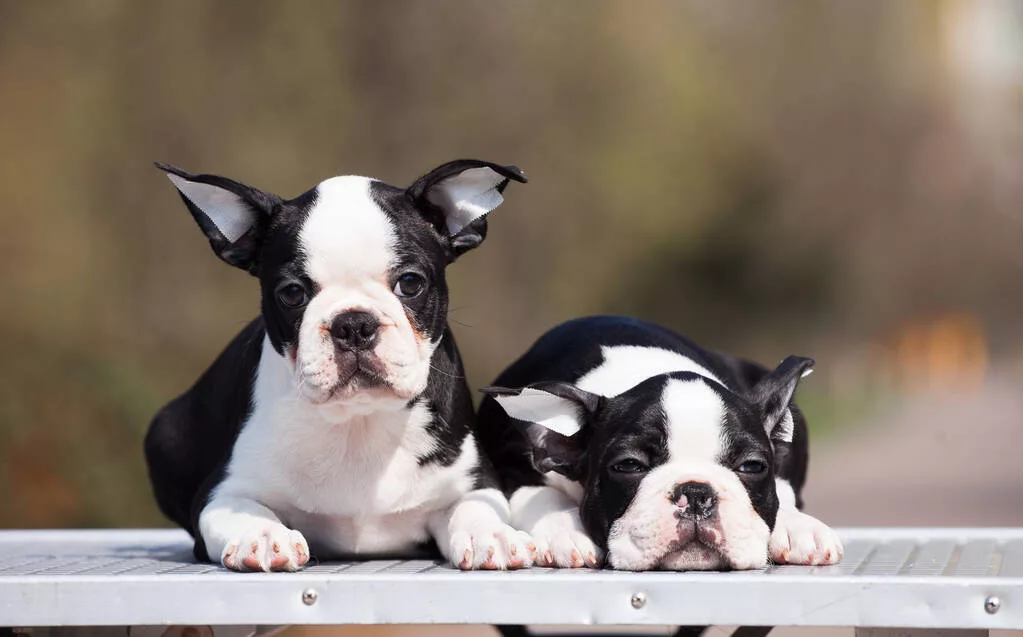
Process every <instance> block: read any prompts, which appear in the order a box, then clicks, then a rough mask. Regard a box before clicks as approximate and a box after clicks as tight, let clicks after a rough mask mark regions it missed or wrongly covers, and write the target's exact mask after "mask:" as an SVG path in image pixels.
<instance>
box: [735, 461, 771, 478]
mask: <svg viewBox="0 0 1023 637" xmlns="http://www.w3.org/2000/svg"><path fill="white" fill-rule="evenodd" d="M737 471H738V472H739V473H748V474H750V475H755V474H758V473H763V472H765V471H767V463H766V462H763V461H761V460H747V461H746V462H744V463H742V464H741V465H739V468H738V469H737Z"/></svg>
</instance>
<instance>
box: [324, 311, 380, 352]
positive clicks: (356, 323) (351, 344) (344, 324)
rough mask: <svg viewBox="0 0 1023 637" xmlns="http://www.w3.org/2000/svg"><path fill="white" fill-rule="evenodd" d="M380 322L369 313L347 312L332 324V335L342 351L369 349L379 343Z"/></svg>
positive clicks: (337, 317)
mask: <svg viewBox="0 0 1023 637" xmlns="http://www.w3.org/2000/svg"><path fill="white" fill-rule="evenodd" d="M379 329H380V321H378V320H377V319H376V317H375V316H373V315H372V314H370V313H369V312H345V313H344V314H338V315H337V316H335V317H334V320H333V321H331V323H330V335H331V337H333V339H334V343H335V344H336V345H337V346H338V347H340V348H341V349H349V350H361V349H369V348H371V347H373V345H374V344H375V343H376V341H377V330H379Z"/></svg>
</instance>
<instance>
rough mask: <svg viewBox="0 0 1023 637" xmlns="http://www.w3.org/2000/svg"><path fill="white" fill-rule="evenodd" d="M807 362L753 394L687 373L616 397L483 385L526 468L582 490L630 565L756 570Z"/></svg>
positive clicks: (592, 529)
mask: <svg viewBox="0 0 1023 637" xmlns="http://www.w3.org/2000/svg"><path fill="white" fill-rule="evenodd" d="M812 365H813V361H812V360H810V359H808V358H800V357H796V356H790V357H788V358H786V359H785V361H783V362H782V364H781V365H780V366H779V367H778V368H777V369H775V370H774V371H772V372H771V373H769V374H767V375H766V376H765V377H764V378H763V379H762V380H761V381H760V382H759V383H758V384H757V385H756V386H755V387H754V388H753V389H752V390H751V391H750V392H748V393H746V394H737V393H735V392H732V391H730V390H728V389H726V388H725V387H724V386H723V385H721V384H720V383H718V382H717V381H716V380H713V379H710V378H707V377H705V376H701V375H699V374H694V373H689V372H673V373H670V374H664V375H660V376H655V377H653V378H650V379H647V380H645V381H643V382H642V383H640V384H639V385H637V386H635V387H633V388H632V389H630V390H628V391H626V392H624V393H622V394H620V395H618V396H614V397H609V398H608V397H603V396H598V395H595V394H591V393H588V392H585V391H583V390H581V389H579V388H578V387H576V386H574V385H571V384H568V383H561V382H542V383H535V384H532V385H529V386H528V387H525V388H522V389H505V388H498V387H491V388H487V389H485V390H484V392H486V393H488V394H490V395H491V396H493V397H494V398H495V399H496V400H497V402H498V403H499V404H500V405H501V406H502V407H503V408H504V410H505V412H506V413H508V415H509V416H510V417H511V418H512V419H513V420H514V421H516V422H517V424H518V425H520V426H521V427H523V429H524V431H525V433H526V435H527V437H528V439H529V441H530V443H531V447H532V453H533V464H534V466H536V468H537V469H538V470H539V471H541V472H545V473H546V472H556V473H559V474H562V475H563V476H565V477H567V478H569V479H571V480H574V481H577V482H579V483H581V484H582V486H583V493H584V496H583V501H582V503H581V506H580V513H581V515H582V520H583V524H584V525H585V527H586V530H587V532H588V533H589V534H590V536H591V537H592V538H593V539H594V541H595V542H597V543H598V544H600V545H602V546H603V547H604V548H605V549H606V550H607V557H608V562H609V564H610V565H611V566H613V567H615V568H619V569H626V570H648V569H668V570H691V569H717V568H736V569H740V568H759V567H763V566H764V565H765V564H766V563H767V545H768V540H769V537H770V531H771V529H772V528H773V527H774V521H775V517H776V515H777V512H778V495H777V493H776V490H775V480H774V457H775V448H776V447H779V446H784V445H785V444H787V443H790V442H791V440H792V433H793V425H792V415H791V412H790V401H791V400H792V395H793V393H794V392H795V389H796V385H797V383H798V382H799V379H800V378H801V377H802V376H803V375H804V374H806V373H808V372H809V370H810V367H811V366H812Z"/></svg>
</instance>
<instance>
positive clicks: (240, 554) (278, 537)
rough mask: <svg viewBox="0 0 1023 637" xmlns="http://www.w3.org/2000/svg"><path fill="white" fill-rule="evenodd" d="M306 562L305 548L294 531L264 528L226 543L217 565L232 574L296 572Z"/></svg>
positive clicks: (300, 537) (251, 530)
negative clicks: (219, 563) (241, 572)
mask: <svg viewBox="0 0 1023 637" xmlns="http://www.w3.org/2000/svg"><path fill="white" fill-rule="evenodd" d="M308 561H309V545H308V544H307V543H306V541H305V538H304V537H302V534H301V533H299V532H298V531H292V530H291V529H289V528H287V527H286V526H284V525H282V524H264V525H260V526H258V527H253V528H252V529H250V530H249V531H246V532H244V533H241V534H239V535H238V536H237V537H235V538H232V539H230V540H228V542H227V544H226V545H225V546H224V552H223V553H222V554H221V556H220V562H221V563H222V564H223V565H224V566H226V567H227V568H230V569H233V570H235V571H297V570H298V569H299V568H300V567H301V566H302V565H303V564H305V563H306V562H308Z"/></svg>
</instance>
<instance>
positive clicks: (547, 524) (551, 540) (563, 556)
mask: <svg viewBox="0 0 1023 637" xmlns="http://www.w3.org/2000/svg"><path fill="white" fill-rule="evenodd" d="M511 512H512V518H511V519H512V524H513V525H514V526H515V528H518V529H524V530H526V531H527V532H528V533H529V534H530V536H532V538H533V541H534V542H535V543H536V554H537V557H536V563H537V564H538V565H541V566H557V567H560V568H579V567H581V566H591V567H595V566H598V565H599V564H600V557H601V551H600V549H599V548H598V547H597V545H596V544H594V543H593V541H592V540H590V538H589V536H588V535H587V534H586V531H585V530H584V529H583V523H582V520H581V519H580V518H579V505H578V504H576V503H575V502H573V501H572V499H571V498H569V497H568V495H566V494H565V492H563V491H561V490H560V489H556V488H554V487H546V486H545V487H522V488H520V489H519V490H517V491H516V492H515V493H513V494H512V497H511Z"/></svg>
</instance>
